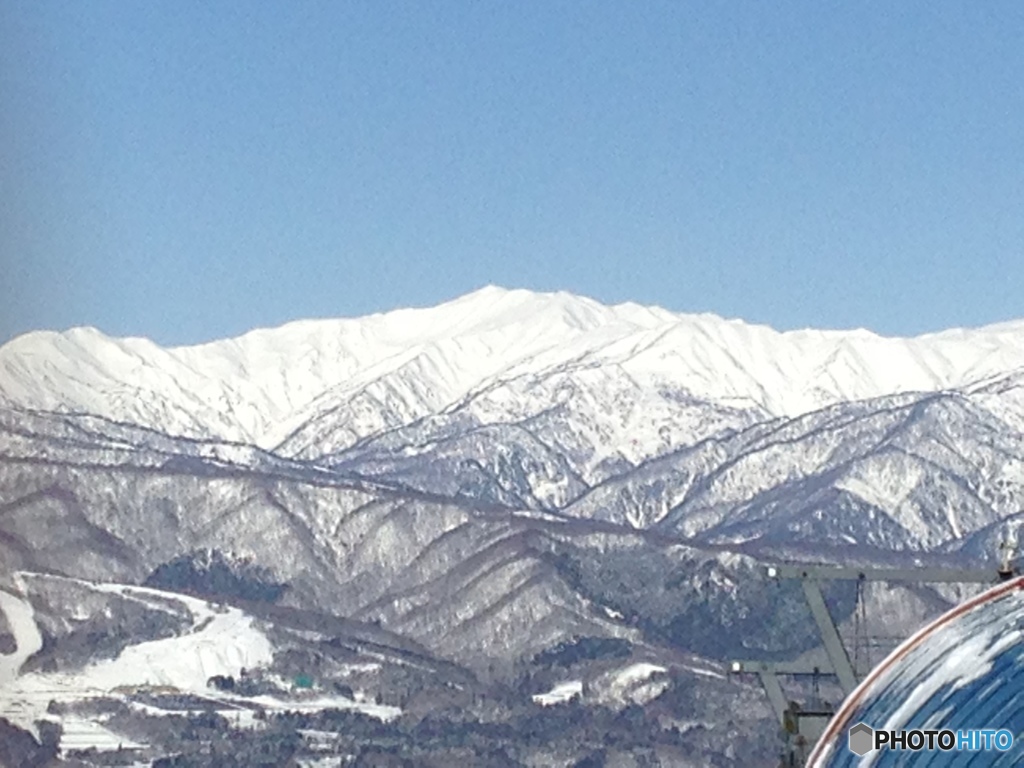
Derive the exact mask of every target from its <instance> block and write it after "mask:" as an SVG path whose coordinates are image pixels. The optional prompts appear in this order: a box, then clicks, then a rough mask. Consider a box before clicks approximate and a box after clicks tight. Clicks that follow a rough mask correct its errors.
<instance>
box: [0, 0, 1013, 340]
mask: <svg viewBox="0 0 1024 768" xmlns="http://www.w3.org/2000/svg"><path fill="white" fill-rule="evenodd" d="M0 139H2V140H0V268H2V271H0V341H2V340H6V339H8V338H10V337H11V336H12V335H15V334H18V333H21V332H24V331H27V330H30V329H36V328H53V329H63V328H66V327H69V326H74V325H95V326H97V327H99V328H100V329H101V330H103V331H105V332H107V333H110V334H114V335H144V336H149V337H151V338H154V339H156V340H157V341H159V342H161V343H190V342H195V341H201V340H207V339H212V338H218V337H222V336H226V335H233V334H237V333H240V332H243V331H245V330H248V329H250V328H252V327H256V326H269V325H277V324H280V323H282V322H286V321H288V320H292V319H298V318H305V317H332V316H352V315H359V314H364V313H368V312H374V311H380V310H386V309H390V308H395V307H399V306H409V305H419V306H424V305H430V304H434V303H438V302H440V301H443V300H446V299H449V298H453V297H455V296H457V295H460V294H463V293H466V292H468V291H471V290H473V289H475V288H478V287H480V286H482V285H485V284H488V283H493V284H498V285H502V286H506V287H524V288H531V289H537V290H568V291H571V292H575V293H581V294H584V295H589V296H592V297H594V298H596V299H599V300H601V301H605V302H618V301H625V300H633V301H637V302H640V303H645V304H659V305H661V306H664V307H667V308H669V309H673V310H677V311H693V312H696V311H710V312H715V313H718V314H721V315H724V316H730V317H742V318H744V319H747V320H750V321H755V322H763V323H768V324H771V325H773V326H775V327H777V328H781V329H787V328H796V327H806V326H816V327H831V328H844V327H867V328H871V329H873V330H876V331H878V332H881V333H886V334H912V333H918V332H922V331H928V330H937V329H940V328H944V327H950V326H960V325H967V326H973V325H980V324H984V323H989V322H994V321H1000V320H1007V319H1011V318H1018V317H1022V316H1024V3H1021V2H1018V0H1012V1H1011V0H1007V1H1005V2H974V1H973V0H964V1H963V2H959V3H949V2H941V1H940V2H935V1H929V2H892V0H886V1H885V2H872V1H870V0H869V1H867V2H852V3H837V2H822V0H808V1H807V2H786V1H785V0H776V1H775V2H760V1H758V2H696V1H694V2H684V1H683V0H678V1H676V2H653V1H652V2H585V1H584V0H571V1H569V2H560V1H559V0H542V1H537V2H533V1H524V2H469V1H468V0H467V1H466V2H461V3H456V2H442V1H440V0H438V1H435V2H408V3H402V2H393V1H391V0H389V1H388V2H381V1H380V0H372V1H369V2H349V1H347V0H338V1H337V2H334V1H332V2H323V3H315V2H298V1H296V2H285V1H284V0H281V1H279V2H274V1H271V2H260V3H257V2H250V0H245V1H244V2H241V1H240V2H215V3H210V2H186V1H185V0H173V2H155V1H153V2H149V1H147V2H102V1H101V0H88V2H81V1H80V0H74V1H71V0H68V1H67V2H50V1H48V0H22V1H17V0H7V2H4V3H2V4H0Z"/></svg>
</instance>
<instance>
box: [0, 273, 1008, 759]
mask: <svg viewBox="0 0 1024 768" xmlns="http://www.w3.org/2000/svg"><path fill="white" fill-rule="evenodd" d="M1022 430H1024V322H1020V323H1008V324H1002V325H997V326H991V327H988V328H981V329H975V330H952V331H947V332H943V333H938V334H931V335H928V336H922V337H918V338H913V339H888V338H882V337H879V336H876V335H874V334H871V333H868V332H866V331H853V332H839V331H812V330H807V331H796V332H787V333H779V332H776V331H774V330H772V329H770V328H765V327H760V326H751V325H748V324H745V323H742V322H740V321H735V320H723V319H721V318H717V317H712V316H708V315H700V316H694V315H680V314H674V313H671V312H668V311H665V310H662V309H658V308H644V307H640V306H637V305H632V304H625V305H619V306H613V307H608V306H602V305H600V304H598V303H596V302H594V301H591V300H589V299H584V298H579V297H575V296H570V295H567V294H552V295H548V294H536V293H530V292H527V291H506V290H502V289H498V288H493V287H491V288H485V289H483V290H481V291H478V292H476V293H473V294H470V295H468V296H465V297H463V298H461V299H458V300H456V301H453V302H450V303H447V304H444V305H442V306H439V307H435V308H431V309H415V310H400V311H397V312H391V313H387V314H383V315H376V316H372V317H366V318H359V319H350V320H321V321H305V322H298V323H292V324H289V325H286V326H284V327H282V328H278V329H274V330H260V331H253V332H252V333H249V334H246V335H245V336H242V337H239V338H237V339H231V340H225V341H218V342H213V343H209V344H204V345H200V346H195V347H186V348H174V349H163V348H161V347H159V346H157V345H156V344H154V343H152V342H150V341H147V340H144V339H111V338H108V337H106V336H104V335H103V334H101V333H100V332H99V331H96V330H94V329H75V330H71V331H68V332H65V333H50V332H40V333H32V334H28V335H26V336H22V337H20V338H17V339H15V340H13V341H12V342H10V343H8V344H6V345H5V346H3V347H0V589H8V593H9V594H12V595H13V594H16V592H17V590H15V581H16V579H15V577H14V576H13V574H15V573H16V572H18V573H39V574H59V575H60V576H61V577H64V578H71V579H80V580H88V581H89V582H90V583H106V582H118V583H122V584H144V583H147V582H148V581H150V580H152V579H154V578H157V577H158V576H160V577H161V578H164V577H167V575H168V574H172V575H174V574H178V576H180V574H181V573H183V572H187V571H188V569H189V568H191V567H192V565H190V564H192V563H194V562H199V561H195V560H194V558H196V557H199V555H197V554H196V553H211V552H214V553H231V554H232V557H238V558H241V561H244V562H245V563H249V564H251V565H252V567H253V568H255V569H256V570H255V571H254V572H259V573H264V574H266V577H267V578H268V579H270V580H271V582H272V583H273V584H275V585H280V586H281V590H280V594H278V592H279V591H277V590H276V587H275V588H274V589H271V590H270V591H271V592H273V593H274V594H275V595H276V597H275V598H274V600H279V601H280V605H279V606H275V609H278V608H282V609H283V608H285V607H287V608H288V609H289V610H295V611H307V612H326V613H329V614H331V615H333V616H334V617H335V618H337V617H341V618H342V619H344V620H345V621H350V622H356V623H358V624H359V626H361V627H377V628H378V629H379V631H382V632H386V633H389V634H388V635H387V638H388V640H387V642H388V647H389V648H392V649H394V648H399V647H402V644H403V643H407V644H409V648H411V649H413V650H410V652H415V653H419V654H421V655H422V654H427V655H429V656H430V657H431V658H435V659H438V660H444V661H445V663H451V664H456V665H458V666H459V668H460V669H466V670H471V671H472V673H473V674H478V675H483V676H491V677H493V676H498V677H501V676H502V675H505V677H509V676H514V675H516V674H521V673H522V669H523V665H526V667H527V668H529V669H534V667H535V666H536V659H538V658H548V657H550V656H551V654H552V653H554V652H555V651H554V650H553V649H555V650H557V649H562V651H558V652H559V653H562V652H563V651H564V649H565V648H566V647H569V646H566V643H568V642H569V641H570V640H571V639H572V638H602V639H603V640H604V641H607V642H610V643H613V644H614V643H625V644H626V645H628V646H629V647H630V648H632V649H633V651H631V653H633V654H634V657H633V662H632V666H629V665H627V663H626V662H624V661H623V662H621V669H633V668H636V669H641V668H642V669H645V670H648V669H650V668H653V667H657V668H665V669H667V668H670V667H671V668H675V667H673V665H674V664H675V662H674V661H673V659H676V657H677V655H678V654H679V653H682V652H686V653H692V654H699V655H702V656H705V657H709V658H710V659H711V660H712V661H717V662H721V661H724V660H725V659H727V658H729V657H731V656H735V655H740V656H744V657H755V658H792V657H795V656H796V655H798V654H801V653H805V652H809V651H811V650H812V649H813V647H814V645H815V643H816V642H817V640H816V637H815V635H814V633H813V631H812V630H811V629H810V624H809V623H808V622H807V621H806V616H804V615H803V614H801V613H800V610H801V608H800V606H801V605H802V603H801V597H800V593H799V589H798V588H796V591H795V592H793V591H787V590H785V589H783V590H781V591H780V590H778V589H773V588H770V587H769V586H768V585H765V584H762V583H760V582H759V580H758V579H757V576H756V574H757V573H759V566H758V561H764V560H769V559H793V558H796V559H817V560H821V559H828V560H833V561H848V562H858V563H871V562H875V563H880V564H881V563H884V564H887V565H893V564H898V563H905V562H907V559H908V558H911V559H912V560H913V561H914V562H931V563H936V564H942V563H949V564H956V565H965V564H968V563H970V564H975V565H980V564H982V563H984V562H990V561H991V560H993V559H994V557H995V556H996V552H997V547H998V545H999V543H1000V542H1001V541H1002V540H1003V539H1004V538H1005V537H1006V535H1007V529H1008V527H1009V528H1016V527H1017V526H1019V525H1020V524H1021V521H1022V520H1024V432H1022ZM1018 538H1019V537H1018ZM203 557H206V556H205V555H203ZM217 557H220V554H218V555H217ZM203 562H205V563H206V565H205V566H204V567H208V566H209V562H207V561H205V560H204V561H203ZM210 562H212V561H210ZM247 567H248V566H247ZM183 569H184V570H183ZM218 578H220V577H218ZM225 578H226V577H225ZM232 578H233V577H232ZM172 581H173V580H172ZM214 582H216V584H218V585H219V586H217V588H216V590H220V591H219V592H217V594H218V595H220V596H221V597H223V596H224V595H223V590H224V589H225V584H228V585H229V586H230V584H232V583H233V582H231V579H230V578H229V579H228V581H227V582H225V581H224V580H223V578H220V580H219V581H217V580H214V581H213V582H210V583H211V584H212V583H214ZM161 586H166V584H163V583H162V582H161ZM179 586H180V585H176V584H174V583H172V584H171V587H172V588H178V587H179ZM207 586H209V585H207ZM257 587H259V585H257ZM204 588H205V587H204ZM260 589H262V587H259V588H257V593H259V592H260ZM216 590H215V591H216ZM200 591H201V590H200ZM239 594H243V593H239ZM244 594H248V593H244ZM951 594H952V593H946V592H943V593H941V594H940V593H937V592H929V591H927V590H924V591H922V590H916V588H915V589H909V588H898V589H895V590H893V589H888V588H879V589H877V590H875V591H873V592H872V593H871V595H870V597H869V599H870V600H871V601H872V603H873V605H874V606H875V607H876V608H877V610H878V612H879V615H884V617H885V618H884V624H885V627H886V629H888V630H892V629H893V628H898V627H903V628H904V629H907V630H909V629H910V628H911V627H913V626H914V625H915V624H916V623H919V622H920V620H921V618H922V615H923V614H924V613H925V612H927V611H932V612H934V611H937V610H940V609H941V608H943V607H944V606H945V605H947V604H948V600H949V599H952V598H951V597H950V595H951ZM234 597H238V595H234ZM246 599H248V598H246ZM830 600H832V601H833V604H834V605H835V606H837V608H838V609H839V610H840V613H841V614H842V613H843V612H845V616H847V617H848V616H849V615H850V613H851V611H852V608H853V605H852V602H851V595H850V594H846V593H844V592H842V590H840V591H838V592H836V593H834V594H831V595H830ZM8 603H10V600H8ZM10 604H11V605H13V603H10ZM19 605H20V604H19ZM44 608H45V606H43V605H42V604H40V605H39V606H37V609H38V610H43V609H44ZM0 609H3V610H2V611H0V641H3V640H4V637H5V633H6V634H7V635H9V634H10V633H9V632H7V630H5V623H6V624H10V623H11V621H13V619H6V618H5V617H4V615H3V612H5V611H6V609H4V608H3V606H0ZM303 615H305V614H303ZM841 618H842V616H841ZM59 620H60V619H59V617H57V618H55V619H54V621H59ZM332 620H333V619H332ZM68 621H70V619H69V620H68ZM72 623H73V622H72ZM55 626H56V625H55ZM8 629H9V627H8ZM54 632H56V630H54ZM58 634H59V633H58ZM0 645H2V643H0ZM572 647H576V646H572ZM587 647H589V646H587ZM616 647H617V646H616ZM2 652H3V649H2V647H0V653H2ZM556 655H557V654H556ZM531 659H532V660H533V661H531ZM2 660H3V659H2V656H0V661H2ZM608 663H609V664H610V663H611V662H608ZM616 663H618V662H616ZM531 664H532V665H533V666H530V665H531ZM636 665H640V666H636ZM644 665H646V666H644ZM652 665H653V666H652ZM616 669H620V667H608V668H603V667H602V668H601V669H600V670H598V669H597V668H595V669H593V670H591V672H592V673H593V675H594V677H593V681H592V682H593V684H594V685H593V690H594V691H600V690H604V688H607V687H608V686H611V687H613V688H614V687H615V686H614V685H612V683H609V682H608V681H613V682H614V681H615V680H618V679H619V678H618V677H616V675H617V674H619V673H618V672H615V671H614V670H616ZM620 671H621V670H620ZM5 674H7V675H8V676H10V671H9V670H8V671H7V672H5ZM466 674H469V673H468V672H467V673H466ZM530 674H532V673H530ZM551 674H552V671H551V670H547V671H546V672H544V674H543V675H541V677H540V678H538V679H537V680H536V681H535V682H536V686H535V687H536V690H534V688H530V690H529V691H528V694H529V695H527V696H526V698H525V699H524V700H536V697H540V699H544V696H545V695H546V694H547V692H549V691H551V690H553V689H555V688H557V686H558V685H560V684H567V683H565V680H558V679H554V678H552V679H548V677H550V675H551ZM588 674H589V673H588ZM545 675H547V677H545ZM602 675H604V677H602ZM609 675H610V676H609ZM528 677H529V676H528ZM566 679H567V680H568V679H571V680H575V678H566ZM602 680H603V681H604V682H601V681H602ZM646 681H647V678H646V677H645V678H644V680H643V681H642V682H643V684H644V685H646V684H647V682H646ZM541 683H543V685H546V686H547V687H546V688H545V687H543V685H541ZM665 684H666V683H665V681H660V682H659V683H658V685H657V686H654V687H653V688H651V691H650V694H651V696H652V697H653V699H651V701H650V702H647V699H646V698H645V699H644V700H645V702H647V703H645V704H644V706H653V707H655V709H657V708H658V707H660V706H663V705H664V697H663V696H661V693H665V691H666V690H668V691H669V693H671V695H672V696H675V697H678V694H679V689H678V688H671V689H666V688H665V687H664V685H665ZM574 685H575V683H574ZM723 685H724V684H723ZM602 686H604V688H602ZM620 687H621V686H620ZM641 687H642V686H641ZM566 690H568V689H566ZM573 690H575V688H573ZM644 690H646V689H644ZM716 690H718V689H716ZM729 691H733V689H730V688H728V686H726V687H723V688H721V691H720V693H721V695H722V696H726V697H727V696H729V695H732V694H731V693H729ZM593 695H594V696H597V694H593ZM666 695H668V694H666ZM715 695H718V694H715ZM645 696H646V694H645ZM672 696H670V697H669V698H671V697H672ZM531 697H534V698H531ZM597 698H598V699H600V698H601V697H600V696H597ZM626 698H628V697H626ZM544 700H545V701H546V699H544ZM659 701H660V702H661V704H658V703H657V702H659ZM709 701H710V699H708V700H707V701H705V702H704V704H707V705H708V706H717V705H713V704H709V703H708V702H709ZM723 701H724V700H723ZM716 749H717V747H716ZM741 762H742V759H741ZM722 764H728V763H727V762H726V763H722Z"/></svg>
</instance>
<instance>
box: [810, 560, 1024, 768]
mask: <svg viewBox="0 0 1024 768" xmlns="http://www.w3.org/2000/svg"><path fill="white" fill-rule="evenodd" d="M862 724H863V725H862ZM851 729H853V731H854V732H853V734H852V735H851V733H850V732H851ZM876 730H882V731H921V732H925V735H926V732H928V731H932V732H935V731H952V732H953V733H954V734H957V732H959V731H968V730H972V731H973V730H987V731H997V732H1000V736H999V744H998V746H1000V747H1002V748H996V746H997V745H996V741H995V740H994V739H993V740H992V742H991V743H990V746H991V747H992V748H990V749H988V750H986V749H983V748H982V749H979V748H977V747H979V746H980V744H979V743H978V742H974V743H970V744H966V743H959V744H956V745H954V746H953V748H952V749H942V748H940V746H939V739H938V738H937V737H936V736H934V735H933V737H932V738H933V739H934V741H933V744H932V747H933V748H932V749H927V746H928V744H927V743H925V747H926V748H925V749H923V750H921V751H910V750H907V749H897V748H890V747H889V746H882V747H880V748H877V749H876V748H873V747H874V742H875V737H874V731H876ZM949 738H950V736H949V734H947V735H946V736H945V737H944V738H943V740H944V741H945V746H949ZM982 738H987V739H991V738H992V737H991V736H990V737H982ZM980 741H981V738H979V742H980ZM1008 742H1009V743H1008ZM911 746H916V745H914V744H911ZM855 750H856V751H855ZM858 752H860V753H862V754H858ZM897 765H898V766H914V767H915V768H917V767H920V768H947V766H957V767H960V766H962V767H964V768H967V767H970V768H981V767H982V766H985V767H986V768H1008V767H1009V766H1020V765H1024V577H1019V578H1014V579H1012V580H1010V581H1007V582H1004V583H1003V584H1000V585H999V586H997V587H995V588H993V589H990V590H988V591H987V592H985V593H983V594H981V595H979V596H978V597H976V598H973V599H971V600H968V601H966V602H965V603H963V604H961V605H959V606H957V607H956V608H954V609H952V610H951V611H949V612H947V613H945V614H943V615H942V616H941V617H939V618H938V619H936V620H935V621H933V622H932V623H931V624H929V625H928V626H926V627H925V628H924V629H922V630H920V631H919V632H917V633H916V634H915V635H914V636H913V637H911V638H910V639H908V640H907V641H905V642H904V643H903V644H902V645H900V646H899V647H898V648H897V649H896V650H895V651H893V652H892V653H891V654H890V655H889V657H888V658H887V659H886V660H885V661H883V662H882V663H881V664H879V665H878V666H877V667H876V668H875V669H874V670H872V672H871V673H870V674H869V675H868V676H867V677H866V678H865V679H864V681H863V682H862V683H861V684H860V685H859V686H858V687H857V689H856V690H854V692H853V693H852V694H850V696H849V697H848V698H847V699H846V701H845V702H843V705H842V706H841V707H840V709H839V711H838V712H837V713H836V715H835V717H834V718H833V719H832V721H831V722H830V723H829V725H828V727H827V728H826V729H825V732H824V734H823V735H822V737H821V739H820V740H819V742H818V744H817V746H816V747H815V749H814V751H813V752H812V753H811V756H810V758H809V759H808V762H807V767H808V768H846V767H847V766H849V767H850V768H883V767H884V766H897Z"/></svg>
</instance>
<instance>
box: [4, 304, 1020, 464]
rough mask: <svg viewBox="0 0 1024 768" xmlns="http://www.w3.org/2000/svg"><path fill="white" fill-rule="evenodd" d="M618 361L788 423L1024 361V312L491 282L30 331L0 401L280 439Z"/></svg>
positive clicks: (389, 421)
mask: <svg viewBox="0 0 1024 768" xmlns="http://www.w3.org/2000/svg"><path fill="white" fill-rule="evenodd" d="M608 365H617V366H620V367H621V370H622V373H623V376H625V377H628V378H632V379H634V380H636V382H637V384H638V386H639V388H640V389H642V390H644V391H652V390H656V389H657V388H658V387H659V386H661V385H665V384H667V385H669V386H671V387H673V388H675V389H677V390H680V391H685V392H687V393H689V394H691V395H693V396H695V397H697V398H700V399H703V400H707V401H711V402H714V403H717V404H720V405H729V406H735V407H739V408H756V409H761V410H763V411H765V412H766V413H767V414H769V415H773V416H796V415H799V414H801V413H806V412H810V411H812V410H814V409H816V408H818V407H821V406H823V405H827V404H829V403H833V402H839V401H843V400H858V399H867V398H870V397H877V396H881V395H887V394H896V393H899V392H909V391H920V392H928V391H939V390H946V389H958V388H962V387H967V386H971V385H974V384H976V383H980V382H983V381H985V380H987V379H992V378H998V377H999V376H1000V375H1001V374H1006V373H1007V372H1010V371H1013V370H1024V321H1015V322H1010V323H1000V324H996V325H993V326H988V327H983V328H980V329H973V330H971V329H950V330H948V331H943V332H939V333H933V334H925V335H923V336H918V337H909V338H899V337H883V336H879V335H877V334H874V333H872V332H870V331H864V330H855V331H817V330H809V329H805V330H798V331H781V332H780V331H775V330H774V329H771V328H770V327H768V326H764V325H752V324H748V323H745V322H743V321H740V320H727V319H723V318H720V317H717V316H715V315H710V314H707V313H705V314H696V315H687V314H679V313H672V312H669V311H668V310H664V309H662V308H659V307H643V306H640V305H638V304H635V303H631V302H627V303H623V304H617V305H613V306H606V305H603V304H600V303H598V302H596V301H594V300H592V299H588V298H584V297H578V296H574V295H572V294H568V293H565V292H559V293H533V292H530V291H525V290H505V289H501V288H497V287H494V286H488V287H486V288H483V289H480V290H478V291H475V292H473V293H470V294H468V295H466V296H463V297H460V298H457V299H455V300H453V301H450V302H446V303H444V304H441V305H438V306H436V307H430V308H417V309H399V310H395V311H392V312H385V313H376V314H373V315H368V316H364V317H360V318H342V319H337V320H300V321H294V322H291V323H287V324H284V325H282V326H279V327H278V328H273V329H255V330H253V331H250V332H248V333H246V334H243V335H241V336H238V337H234V338H230V339H223V340H218V341H212V342H206V343H203V344H198V345H190V346H178V347H166V348H165V347H161V346H159V345H157V344H156V343H154V342H152V341H149V340H148V339H143V338H137V337H135V338H123V339H120V338H112V337H108V336H106V335H104V334H102V333H101V332H100V331H98V330H95V329H89V328H80V329H72V330H69V331H65V332H61V333H58V332H53V331H39V332H34V333H30V334H26V335H23V336H20V337H18V338H16V339H14V340H12V341H10V342H8V343H7V344H5V345H3V346H2V347H0V397H2V398H3V400H4V401H5V402H7V403H9V404H12V405H17V406H21V407H29V408H37V409H41V410H63V411H82V412H94V413H97V414H98V415H103V416H106V417H109V418H114V419H125V420H128V421H132V422H134V423H138V424H140V425H143V426H149V427H152V428H155V429H159V430H161V431H165V432H167V433H169V434H181V435H186V436H194V437H216V438H221V439H232V440H241V441H244V442H250V443H253V444H256V445H258V446H260V447H262V448H275V447H276V446H278V445H280V444H281V443H282V442H283V441H284V440H285V439H286V438H287V437H288V436H289V435H290V434H292V433H294V432H296V431H297V430H300V429H302V428H303V425H304V424H305V423H306V422H308V421H309V420H310V419H312V418H316V415H317V411H318V409H319V410H321V411H323V410H330V409H331V408H332V407H334V404H336V403H338V402H349V401H351V400H352V399H353V398H354V397H356V396H359V393H360V392H362V393H364V395H363V397H364V399H367V400H368V402H367V404H366V405H365V406H364V416H365V418H366V419H367V422H366V424H365V425H364V426H363V427H360V428H359V429H357V430H356V432H357V434H354V435H353V436H352V437H353V438H354V439H358V438H365V437H367V436H369V435H372V434H375V433H379V432H380V431H381V430H385V431H386V429H388V428H393V427H395V426H397V425H398V424H399V423H406V422H407V421H408V420H409V418H420V417H423V416H426V415H428V414H430V413H436V412H439V411H443V410H445V409H449V408H452V407H454V406H456V405H457V403H458V402H459V401H460V400H462V399H465V398H467V397H469V396H470V395H471V394H472V393H473V392H479V391H481V390H484V389H492V390H493V389H494V388H495V386H496V385H500V384H501V383H502V382H503V381H506V380H509V379H515V378H517V377H523V376H527V377H529V376H543V375H544V374H545V372H548V373H550V372H553V371H562V372H569V373H570V374H572V373H574V372H579V371H582V370H586V369H588V368H593V367H604V366H608ZM368 388H369V389H368ZM371 390H380V391H376V392H371ZM388 399H390V400H391V402H390V403H387V402H382V400H388ZM374 401H376V402H374ZM317 403H320V406H318V405H317ZM389 410H392V411H398V412H399V415H400V418H397V419H396V418H389V415H388V411H389ZM360 430H361V431H360Z"/></svg>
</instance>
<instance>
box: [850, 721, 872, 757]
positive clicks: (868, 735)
mask: <svg viewBox="0 0 1024 768" xmlns="http://www.w3.org/2000/svg"><path fill="white" fill-rule="evenodd" d="M874 748H875V732H874V729H872V727H871V726H870V725H868V724H867V723H857V724H856V725H855V726H853V728H851V729H850V751H851V752H853V754H855V755H859V756H860V757H863V756H864V755H866V754H867V753H868V752H870V751H871V750H872V749H874Z"/></svg>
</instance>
